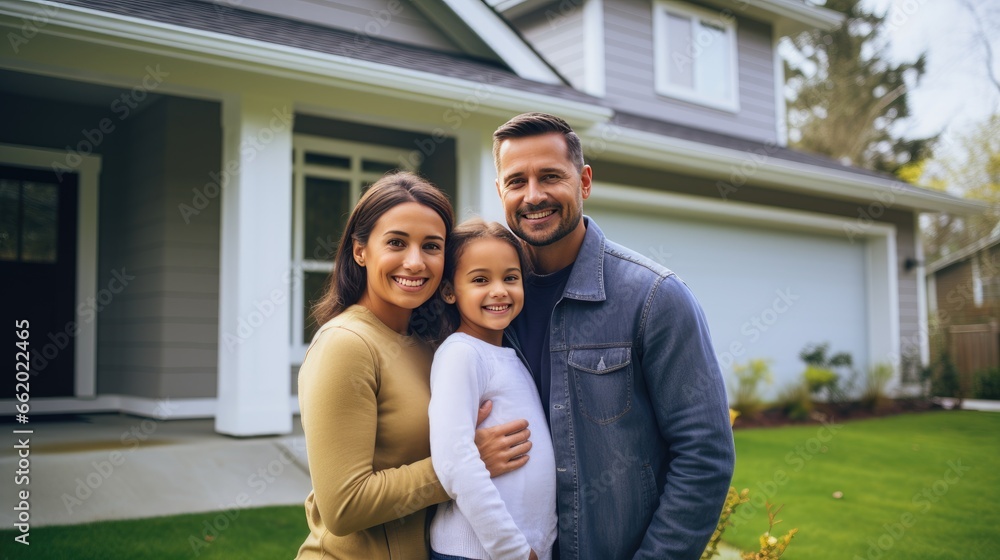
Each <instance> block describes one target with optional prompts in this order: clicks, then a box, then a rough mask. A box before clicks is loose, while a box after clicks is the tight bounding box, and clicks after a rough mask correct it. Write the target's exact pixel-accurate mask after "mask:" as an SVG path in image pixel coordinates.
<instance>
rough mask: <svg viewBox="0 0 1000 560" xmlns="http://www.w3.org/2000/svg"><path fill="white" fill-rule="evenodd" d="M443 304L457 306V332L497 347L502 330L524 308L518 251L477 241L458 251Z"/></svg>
mask: <svg viewBox="0 0 1000 560" xmlns="http://www.w3.org/2000/svg"><path fill="white" fill-rule="evenodd" d="M451 280H452V283H451V285H447V286H446V287H445V289H444V290H443V294H442V295H443V296H444V300H445V301H446V302H448V303H455V304H457V305H458V313H459V315H461V318H462V322H461V325H460V326H459V328H458V331H459V332H464V333H466V334H468V335H471V336H474V337H476V338H478V339H480V340H484V341H486V342H490V343H492V344H496V345H497V346H499V345H500V343H501V341H502V338H503V330H504V329H505V328H507V325H509V324H510V322H511V321H513V320H514V317H516V316H517V314H518V313H520V312H521V308H522V307H523V306H524V287H523V286H522V284H521V265H520V263H519V261H518V258H517V251H516V250H515V249H514V248H513V247H511V246H510V244H509V243H506V242H504V241H501V240H499V239H476V240H474V241H471V242H469V244H468V245H467V246H466V247H464V248H463V250H462V251H461V256H460V257H459V259H458V264H457V265H456V267H455V277H454V278H452V279H451Z"/></svg>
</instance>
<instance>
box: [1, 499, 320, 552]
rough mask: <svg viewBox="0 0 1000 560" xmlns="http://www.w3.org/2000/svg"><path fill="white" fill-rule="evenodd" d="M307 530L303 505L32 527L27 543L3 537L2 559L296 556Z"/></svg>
mask: <svg viewBox="0 0 1000 560" xmlns="http://www.w3.org/2000/svg"><path fill="white" fill-rule="evenodd" d="M308 534H309V528H308V527H306V515H305V510H304V509H303V507H302V506H300V505H299V506H282V507H266V508H256V509H242V510H233V511H229V512H228V513H227V512H212V513H194V514H188V515H175V516H170V517H152V518H148V519H133V520H128V521H105V522H100V523H89V524H86V525H67V526H61V527H40V528H32V529H31V534H30V542H31V544H30V545H29V546H24V545H21V544H17V543H14V542H13V539H14V536H16V535H17V533H16V532H14V531H0V538H2V539H3V550H4V558H31V559H32V560H36V559H39V560H40V559H46V560H47V559H52V560H68V559H72V560H126V559H127V560H181V559H186V560H193V559H199V560H201V559H204V560H255V559H260V560H265V559H267V560H272V559H276V558H282V559H289V558H294V557H295V553H296V552H298V550H299V545H301V544H302V541H304V540H305V538H306V535H308ZM8 554H11V556H7V555H8Z"/></svg>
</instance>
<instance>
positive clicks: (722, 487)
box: [493, 113, 735, 560]
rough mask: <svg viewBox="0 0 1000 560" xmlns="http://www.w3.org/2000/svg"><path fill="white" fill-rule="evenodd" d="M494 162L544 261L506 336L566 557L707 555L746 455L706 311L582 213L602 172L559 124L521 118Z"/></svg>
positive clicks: (504, 136) (504, 132)
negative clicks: (534, 411) (550, 457)
mask: <svg viewBox="0 0 1000 560" xmlns="http://www.w3.org/2000/svg"><path fill="white" fill-rule="evenodd" d="M493 156H494V161H495V163H496V167H497V179H496V186H497V192H498V193H499V195H500V199H501V201H502V203H503V206H504V212H505V214H506V218H507V224H508V226H510V228H511V230H513V231H514V233H515V234H517V235H518V237H520V238H521V239H522V240H524V242H525V244H526V245H527V250H528V253H529V255H530V257H531V261H532V264H533V266H534V274H532V275H531V276H530V277H528V278H526V281H525V308H524V311H522V313H521V314H520V316H518V318H517V319H516V320H515V322H514V324H513V325H512V329H511V330H512V331H513V332H510V333H509V335H510V336H509V340H508V343H509V344H510V345H511V346H513V347H514V348H515V349H516V350H518V351H519V352H520V353H521V356H522V358H523V359H525V361H526V362H527V363H528V367H529V369H530V370H531V372H532V375H533V376H534V378H535V382H536V384H537V385H538V390H539V393H540V394H541V397H542V403H543V405H544V406H545V411H546V415H547V416H548V419H549V426H550V430H551V433H552V439H553V444H554V447H555V456H556V467H557V469H556V470H557V473H556V479H557V488H556V491H557V507H558V513H559V537H558V541H557V549H558V552H559V557H560V558H561V559H562V560H576V559H581V560H587V559H594V560H614V559H624V558H650V559H657V560H666V559H697V558H699V557H700V555H701V553H702V551H703V550H704V548H705V545H706V543H707V542H708V539H709V537H710V536H711V534H712V532H713V530H714V529H715V526H716V523H717V521H718V518H719V513H720V512H721V510H722V504H723V502H724V500H725V496H726V492H727V491H728V488H729V483H730V479H731V477H732V472H733V463H734V460H735V453H734V450H733V440H732V431H731V429H730V426H729V413H728V406H727V404H726V394H725V387H724V385H723V382H722V376H721V374H720V371H719V366H718V362H717V361H716V358H715V352H714V350H713V348H712V343H711V341H710V337H709V331H708V325H707V324H706V322H705V318H704V315H703V313H702V311H701V308H700V306H699V305H698V303H697V301H696V300H695V298H694V296H693V295H692V294H691V292H690V290H689V289H688V288H687V286H686V285H685V284H684V283H682V282H681V280H680V279H678V278H677V276H676V275H674V274H673V273H672V272H671V271H669V270H667V269H666V268H664V267H662V266H660V265H658V264H656V263H654V262H652V261H651V260H649V259H647V258H645V257H643V256H641V255H639V254H637V253H635V252H632V251H630V250H628V249H626V248H624V247H622V246H620V245H617V244H615V243H613V242H611V241H609V240H607V239H606V238H605V237H604V234H603V233H602V232H601V230H600V229H599V228H598V227H597V224H596V223H594V221H593V220H591V219H590V218H589V217H585V216H584V215H583V201H584V200H586V199H587V198H588V197H589V196H590V190H591V181H592V171H591V168H590V166H589V165H584V162H583V150H582V147H581V143H580V138H579V137H578V136H577V135H576V134H575V133H574V132H573V130H572V129H571V128H570V126H569V125H568V124H567V123H566V122H565V121H564V120H562V119H560V118H558V117H555V116H552V115H546V114H542V113H526V114H523V115H519V116H517V117H514V118H513V119H511V120H510V121H508V122H507V123H506V124H504V125H503V126H501V127H500V128H499V129H497V131H496V132H495V133H494V135H493Z"/></svg>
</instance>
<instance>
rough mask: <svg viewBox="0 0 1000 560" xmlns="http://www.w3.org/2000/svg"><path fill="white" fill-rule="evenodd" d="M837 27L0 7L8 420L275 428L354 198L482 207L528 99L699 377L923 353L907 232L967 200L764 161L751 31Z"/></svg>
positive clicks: (776, 74)
mask: <svg viewBox="0 0 1000 560" xmlns="http://www.w3.org/2000/svg"><path fill="white" fill-rule="evenodd" d="M839 21H840V17H839V16H838V15H837V14H835V13H834V12H831V11H829V10H826V9H823V8H820V7H816V6H814V5H812V4H808V3H805V2H802V1H798V0H755V1H752V2H751V1H747V0H704V1H701V2H681V1H673V0H669V1H668V0H558V1H545V0H499V1H497V0H489V3H487V2H485V1H483V0H285V1H281V2H279V1H277V0H218V1H208V0H132V1H127V2H122V1H112V0H66V1H61V2H49V1H40V0H19V1H14V0H2V1H0V25H2V26H3V29H4V38H5V42H6V46H5V47H4V52H3V54H2V55H0V113H2V118H3V121H2V122H3V123H4V126H3V127H2V128H0V171H2V181H3V183H2V185H3V186H2V191H0V193H2V197H3V198H2V200H3V205H4V206H3V208H4V209H3V211H2V215H3V220H4V222H3V227H4V231H3V232H0V243H2V245H0V247H2V249H0V250H2V255H3V266H4V267H6V268H5V269H4V274H3V282H4V288H5V290H4V293H5V298H6V300H7V301H8V302H10V304H11V305H10V306H7V305H5V306H4V309H5V311H4V314H5V318H6V319H5V320H7V321H8V324H9V323H10V319H12V318H13V319H15V320H16V321H19V320H24V319H28V320H29V322H30V345H31V358H30V363H31V369H32V376H33V377H32V383H31V385H30V388H31V391H30V406H31V411H32V413H33V414H40V413H47V412H78V411H98V410H112V411H123V412H128V413H134V414H141V415H158V416H162V415H168V416H170V417H173V418H183V417H196V416H201V417H214V418H215V422H216V430H217V431H219V432H221V433H226V434H233V435H248V436H249V435H257V434H273V433H283V432H287V431H288V430H289V429H290V428H291V426H292V416H293V414H294V413H295V412H296V411H297V401H296V397H295V387H296V379H295V375H296V370H297V367H298V365H299V364H300V363H301V360H302V358H303V355H304V351H305V348H306V344H307V342H308V341H309V339H310V336H311V332H312V329H313V328H314V327H313V326H311V325H309V323H308V321H307V308H308V302H309V301H310V300H311V298H313V297H314V296H315V294H316V293H317V292H318V290H320V288H321V285H322V282H323V280H324V277H325V276H326V275H327V274H328V273H329V271H330V269H331V262H330V261H331V259H330V257H331V255H332V252H333V248H334V247H335V245H336V242H337V239H338V235H339V231H340V228H341V227H342V225H343V223H344V217H345V214H346V213H347V212H348V211H349V210H350V209H351V207H352V205H353V204H354V202H355V201H356V200H357V198H358V196H359V193H360V192H361V190H362V189H363V188H364V186H365V185H366V184H368V183H370V182H371V181H373V180H375V179H376V178H377V177H379V176H380V175H381V174H382V173H383V172H384V171H386V170H388V169H393V168H406V169H415V170H418V171H420V172H421V173H423V174H425V175H426V176H427V177H428V178H430V179H431V180H433V181H434V182H435V183H436V184H438V185H439V186H440V187H442V188H443V189H444V190H445V191H447V192H448V193H449V194H450V195H451V197H452V199H453V200H454V201H455V204H456V207H457V209H458V210H459V213H460V216H461V217H467V216H469V215H472V214H480V215H482V216H484V217H486V218H487V219H495V220H501V221H502V219H503V214H502V211H501V206H500V203H499V200H498V198H497V195H496V190H495V187H494V176H495V171H494V168H493V161H492V154H491V133H492V131H493V130H495V129H496V127H497V126H499V125H500V124H502V123H503V122H504V121H506V120H507V119H508V118H509V117H511V116H513V115H514V114H517V113H520V112H525V111H545V112H550V113H554V114H558V115H560V116H562V117H564V118H566V119H567V120H568V121H570V122H571V123H572V124H573V126H574V127H575V128H576V129H577V130H578V131H580V133H581V136H582V138H583V140H584V146H585V155H586V157H587V158H588V160H589V162H590V163H591V164H592V165H593V167H594V169H595V174H594V176H595V188H594V193H593V196H592V197H591V199H590V200H588V201H587V203H586V206H585V211H586V212H587V213H588V214H589V215H591V216H593V217H594V218H595V219H596V220H597V221H598V222H599V223H600V225H601V227H602V228H603V229H604V231H605V232H606V233H607V234H608V235H609V236H610V237H611V238H613V239H615V240H617V241H619V242H621V243H623V244H625V245H628V246H630V247H632V248H634V249H635V250H637V251H639V252H641V253H643V254H645V255H647V256H648V257H649V258H651V259H653V260H656V261H658V262H661V263H663V264H665V265H667V266H669V267H670V268H672V269H674V270H676V271H678V272H679V274H680V275H681V277H682V278H684V279H685V280H686V281H687V283H688V284H689V285H690V286H691V288H692V289H693V291H694V292H695V293H696V295H697V296H698V297H699V298H700V300H701V302H702V303H703V305H704V308H705V311H706V314H707V316H708V319H709V322H710V324H711V326H712V329H713V336H714V339H715V343H716V347H717V350H718V352H719V359H720V362H721V363H722V365H723V368H724V369H725V370H726V371H729V369H730V368H731V367H732V365H733V364H734V363H736V362H741V361H745V360H748V359H750V358H755V357H762V358H768V359H771V360H772V363H773V366H774V369H775V372H776V374H777V376H778V382H777V383H776V385H775V387H774V388H773V389H774V390H777V387H778V386H780V385H781V384H783V383H786V382H791V381H792V380H795V379H798V376H799V375H800V372H801V370H802V364H801V362H800V361H799V358H798V352H799V351H800V350H801V349H802V348H803V347H804V346H805V345H806V344H809V343H814V342H824V341H825V342H829V343H830V344H831V348H832V349H834V350H836V351H847V352H851V353H852V354H853V355H854V357H855V358H856V360H857V361H858V363H859V365H860V366H861V367H862V368H864V367H867V366H868V365H870V364H874V363H878V362H890V363H893V364H895V363H897V362H898V361H899V358H900V356H901V354H916V355H919V356H921V358H922V359H923V360H924V361H926V359H927V349H928V343H927V337H926V334H927V325H926V320H925V317H926V315H927V314H926V312H925V311H926V310H925V309H924V303H923V302H924V301H925V299H926V298H925V297H924V293H923V291H922V290H923V285H924V284H923V282H921V281H920V280H921V279H922V278H923V272H922V270H921V269H920V267H919V266H918V267H916V268H915V269H914V268H911V267H909V266H904V263H905V262H909V261H914V262H920V261H921V260H922V256H921V253H920V246H919V244H918V242H917V235H916V232H917V220H918V217H919V215H920V213H922V212H939V211H947V212H954V213H958V214H962V213H969V212H975V211H977V208H978V207H977V206H976V205H974V204H972V203H968V202H965V201H962V200H959V199H956V198H953V197H950V196H947V195H944V194H941V193H937V192H931V191H927V190H923V189H919V188H914V187H911V186H908V185H906V184H903V183H900V182H898V181H895V180H893V179H892V178H891V177H885V176H883V175H878V174H874V173H869V172H866V171H862V170H859V169H853V168H850V167H845V166H842V165H840V164H839V163H837V162H833V161H830V160H827V159H825V158H818V157H813V156H809V155H806V154H802V153H798V152H795V151H793V150H790V149H788V148H787V147H786V138H785V125H784V119H783V115H784V113H785V111H784V107H783V101H782V95H781V93H780V91H781V87H782V84H783V77H782V66H781V64H780V59H779V56H778V54H777V49H776V45H777V43H778V41H779V40H780V39H781V37H783V36H786V35H788V34H791V33H795V32H797V31H799V30H802V29H808V28H830V27H833V26H836V25H837V24H838V23H839ZM15 208H16V209H17V210H16V211H15V210H14V209H15ZM11 385H12V384H7V385H5V387H4V389H3V391H6V393H4V394H3V395H0V398H2V399H3V400H2V403H3V406H4V408H3V410H4V413H6V414H9V413H12V412H13V407H14V405H15V404H16V403H17V402H18V401H17V400H16V399H15V394H14V391H15V389H14V388H13V387H11Z"/></svg>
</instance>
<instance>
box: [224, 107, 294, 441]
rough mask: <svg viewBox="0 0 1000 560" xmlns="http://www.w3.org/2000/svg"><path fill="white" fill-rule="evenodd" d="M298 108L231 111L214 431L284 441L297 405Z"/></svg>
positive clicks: (226, 140) (226, 138)
mask: <svg viewBox="0 0 1000 560" xmlns="http://www.w3.org/2000/svg"><path fill="white" fill-rule="evenodd" d="M291 111H292V103H291V102H290V101H289V100H287V99H270V98H264V97H255V96H249V95H244V96H239V97H233V98H230V99H226V100H225V101H224V102H223V106H222V127H223V150H222V155H223V161H222V179H221V182H222V183H223V189H222V195H221V204H222V207H221V212H222V216H221V220H222V225H221V230H222V232H221V245H220V271H219V283H220V285H219V374H218V379H219V386H218V403H219V406H218V411H217V414H216V417H215V430H216V431H217V432H220V433H223V434H229V435H234V436H255V435H265V434H285V433H290V432H291V430H292V411H291V409H290V407H289V395H290V392H291V391H290V383H291V371H290V370H291V368H290V366H289V329H290V321H291V319H290V315H291V314H290V307H289V305H290V303H289V302H290V299H291V298H290V297H289V294H290V284H289V272H288V271H289V267H290V263H291V245H292V238H291V235H292V113H291Z"/></svg>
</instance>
